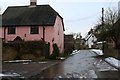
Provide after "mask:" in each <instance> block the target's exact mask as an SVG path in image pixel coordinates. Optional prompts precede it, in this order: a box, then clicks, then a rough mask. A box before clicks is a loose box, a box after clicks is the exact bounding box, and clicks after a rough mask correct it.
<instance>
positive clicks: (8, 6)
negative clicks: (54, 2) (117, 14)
mask: <svg viewBox="0 0 120 80" xmlns="http://www.w3.org/2000/svg"><path fill="white" fill-rule="evenodd" d="M29 6H30V5H24V6H23V5H22V6H8V8H15V7H16V8H18V7H29ZM36 6H50V5H49V4H41V5H36Z"/></svg>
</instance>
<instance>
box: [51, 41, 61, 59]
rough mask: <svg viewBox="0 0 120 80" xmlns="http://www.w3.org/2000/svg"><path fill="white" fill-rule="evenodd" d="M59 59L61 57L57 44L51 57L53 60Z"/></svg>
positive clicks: (54, 45)
mask: <svg viewBox="0 0 120 80" xmlns="http://www.w3.org/2000/svg"><path fill="white" fill-rule="evenodd" d="M57 57H59V48H58V46H57V44H56V43H55V44H53V52H52V55H51V56H50V58H51V59H56V58H57Z"/></svg>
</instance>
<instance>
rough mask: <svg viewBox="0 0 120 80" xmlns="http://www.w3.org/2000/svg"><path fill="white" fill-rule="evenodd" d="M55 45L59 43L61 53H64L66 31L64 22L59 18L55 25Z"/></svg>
mask: <svg viewBox="0 0 120 80" xmlns="http://www.w3.org/2000/svg"><path fill="white" fill-rule="evenodd" d="M54 43H57V45H58V47H59V49H60V53H62V52H63V51H64V30H63V24H62V20H61V18H60V17H58V16H57V18H56V22H55V25H54Z"/></svg>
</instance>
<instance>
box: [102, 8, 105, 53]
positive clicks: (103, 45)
mask: <svg viewBox="0 0 120 80" xmlns="http://www.w3.org/2000/svg"><path fill="white" fill-rule="evenodd" d="M103 29H104V8H102V30H103ZM104 47H105V44H104V41H103V42H102V51H103V53H104V52H105V51H104Z"/></svg>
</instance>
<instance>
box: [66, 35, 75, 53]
mask: <svg viewBox="0 0 120 80" xmlns="http://www.w3.org/2000/svg"><path fill="white" fill-rule="evenodd" d="M64 49H65V52H71V51H72V50H73V49H74V38H73V35H72V34H68V35H66V34H65V35H64Z"/></svg>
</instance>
